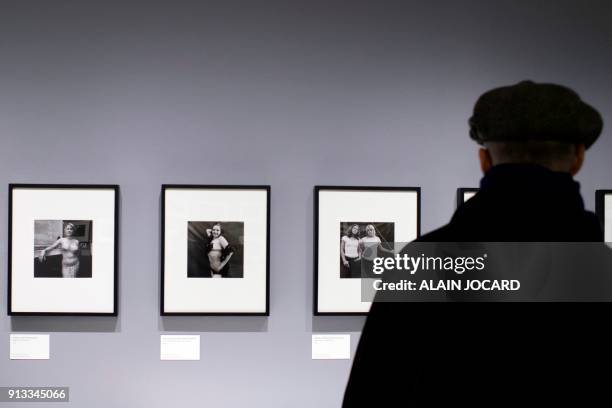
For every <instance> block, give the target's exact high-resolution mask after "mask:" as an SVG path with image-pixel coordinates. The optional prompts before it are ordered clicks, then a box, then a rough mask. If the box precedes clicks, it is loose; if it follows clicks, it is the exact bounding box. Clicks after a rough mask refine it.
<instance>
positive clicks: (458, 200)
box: [455, 187, 480, 208]
mask: <svg viewBox="0 0 612 408" xmlns="http://www.w3.org/2000/svg"><path fill="white" fill-rule="evenodd" d="M478 190H480V189H479V188H476V187H459V188H458V189H457V198H456V201H455V208H459V207H460V206H461V204H463V203H464V202H465V201H463V196H464V195H465V193H474V194H476V193H477V192H478Z"/></svg>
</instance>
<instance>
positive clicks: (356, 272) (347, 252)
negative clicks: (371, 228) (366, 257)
mask: <svg viewBox="0 0 612 408" xmlns="http://www.w3.org/2000/svg"><path fill="white" fill-rule="evenodd" d="M340 258H341V260H342V265H341V267H340V277H341V278H359V277H361V262H360V261H361V246H360V245H359V225H357V224H353V225H351V226H350V227H349V228H348V230H347V231H346V234H345V235H343V236H342V238H340Z"/></svg>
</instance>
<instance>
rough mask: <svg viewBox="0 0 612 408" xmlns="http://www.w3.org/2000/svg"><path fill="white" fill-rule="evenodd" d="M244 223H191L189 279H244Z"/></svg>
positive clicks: (189, 234) (188, 256) (188, 254)
mask: <svg viewBox="0 0 612 408" xmlns="http://www.w3.org/2000/svg"><path fill="white" fill-rule="evenodd" d="M243 231H244V223H242V222H209V221H189V222H188V246H187V248H188V249H187V251H188V253H187V258H188V260H187V261H188V262H187V264H188V270H187V277H190V278H242V277H243V276H242V274H243V267H242V261H243V259H242V251H241V248H242V240H243Z"/></svg>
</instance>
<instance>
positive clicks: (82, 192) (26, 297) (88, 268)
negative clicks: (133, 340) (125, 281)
mask: <svg viewBox="0 0 612 408" xmlns="http://www.w3.org/2000/svg"><path fill="white" fill-rule="evenodd" d="M118 211H119V186H117V185H81V184H61V185H60V184H10V185H9V231H8V314H9V315H16V316H19V315H24V316H27V315H31V316H39V315H88V316H117V288H118V270H117V265H118V261H117V248H118V217H119V215H118Z"/></svg>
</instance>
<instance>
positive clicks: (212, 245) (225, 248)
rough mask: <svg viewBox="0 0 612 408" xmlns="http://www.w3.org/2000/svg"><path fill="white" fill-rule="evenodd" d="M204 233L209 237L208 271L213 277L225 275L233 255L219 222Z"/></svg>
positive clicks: (227, 273)
mask: <svg viewBox="0 0 612 408" xmlns="http://www.w3.org/2000/svg"><path fill="white" fill-rule="evenodd" d="M206 234H207V235H208V237H209V238H211V240H210V242H209V243H208V262H209V263H210V273H211V275H212V277H213V278H221V277H227V276H228V275H229V268H230V265H229V261H230V259H232V255H234V250H233V248H232V247H231V246H230V244H229V242H227V239H226V238H225V237H224V236H223V235H222V229H221V224H219V223H217V224H215V225H213V227H212V228H211V229H207V230H206Z"/></svg>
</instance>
